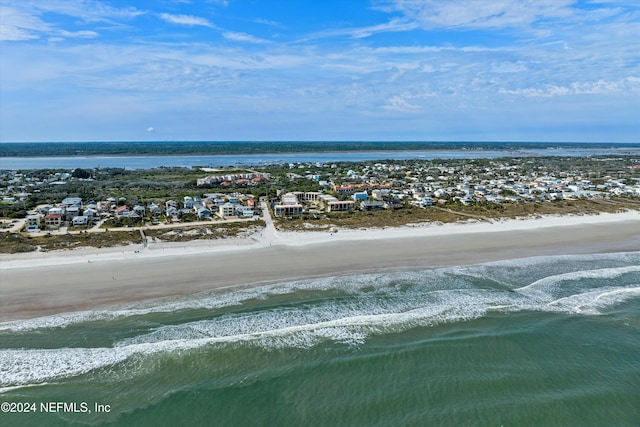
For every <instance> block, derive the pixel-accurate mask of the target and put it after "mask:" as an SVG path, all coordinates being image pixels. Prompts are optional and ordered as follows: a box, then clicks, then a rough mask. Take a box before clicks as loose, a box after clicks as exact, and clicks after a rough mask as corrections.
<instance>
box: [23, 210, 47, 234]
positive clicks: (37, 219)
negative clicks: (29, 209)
mask: <svg viewBox="0 0 640 427" xmlns="http://www.w3.org/2000/svg"><path fill="white" fill-rule="evenodd" d="M43 218H44V216H43V215H42V214H36V215H29V216H27V231H34V230H39V229H40V224H41V222H42V220H43Z"/></svg>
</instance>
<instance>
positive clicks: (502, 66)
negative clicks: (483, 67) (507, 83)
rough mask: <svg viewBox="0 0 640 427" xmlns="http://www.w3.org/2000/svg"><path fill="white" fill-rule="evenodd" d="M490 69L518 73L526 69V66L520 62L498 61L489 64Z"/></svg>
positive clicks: (499, 72) (501, 72)
mask: <svg viewBox="0 0 640 427" xmlns="http://www.w3.org/2000/svg"><path fill="white" fill-rule="evenodd" d="M491 69H492V71H493V72H494V73H498V74H503V73H519V72H521V71H527V66H526V65H525V64H524V63H523V62H522V61H518V62H500V63H494V64H492V65H491Z"/></svg>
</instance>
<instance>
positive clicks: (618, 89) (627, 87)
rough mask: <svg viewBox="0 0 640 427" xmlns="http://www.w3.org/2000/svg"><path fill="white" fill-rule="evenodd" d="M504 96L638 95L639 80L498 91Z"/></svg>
mask: <svg viewBox="0 0 640 427" xmlns="http://www.w3.org/2000/svg"><path fill="white" fill-rule="evenodd" d="M500 93H502V94H505V95H517V96H526V97H531V98H552V97H554V96H567V95H620V94H630V93H640V78H638V77H633V76H632V77H627V78H625V79H621V80H617V81H605V80H598V81H597V82H573V83H571V84H569V85H563V86H560V85H556V84H546V85H543V86H542V87H538V88H533V87H528V88H522V89H511V90H509V89H504V88H502V89H500Z"/></svg>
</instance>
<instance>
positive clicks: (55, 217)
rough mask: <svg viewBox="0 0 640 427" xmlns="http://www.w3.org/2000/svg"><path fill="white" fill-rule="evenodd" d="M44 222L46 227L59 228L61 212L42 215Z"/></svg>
mask: <svg viewBox="0 0 640 427" xmlns="http://www.w3.org/2000/svg"><path fill="white" fill-rule="evenodd" d="M44 224H45V225H46V226H47V227H52V228H59V227H60V226H61V225H62V215H61V214H47V215H45V216H44Z"/></svg>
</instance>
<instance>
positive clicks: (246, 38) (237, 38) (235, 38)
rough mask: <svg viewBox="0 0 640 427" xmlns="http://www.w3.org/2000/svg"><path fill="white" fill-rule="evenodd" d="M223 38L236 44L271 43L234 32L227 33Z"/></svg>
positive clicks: (223, 34)
mask: <svg viewBox="0 0 640 427" xmlns="http://www.w3.org/2000/svg"><path fill="white" fill-rule="evenodd" d="M222 36H223V37H224V38H225V39H227V40H233V41H236V42H246V43H256V44H262V43H269V41H268V40H265V39H261V38H258V37H255V36H252V35H251V34H247V33H237V32H233V31H227V32H225V33H222Z"/></svg>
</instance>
